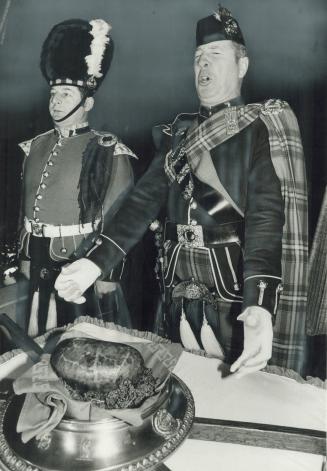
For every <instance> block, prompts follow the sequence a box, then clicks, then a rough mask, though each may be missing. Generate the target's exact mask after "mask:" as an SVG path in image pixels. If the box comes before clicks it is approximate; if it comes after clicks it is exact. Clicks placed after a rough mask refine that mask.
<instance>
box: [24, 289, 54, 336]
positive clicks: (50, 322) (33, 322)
mask: <svg viewBox="0 0 327 471" xmlns="http://www.w3.org/2000/svg"><path fill="white" fill-rule="evenodd" d="M38 319H39V291H35V292H34V294H33V299H32V305H31V312H30V320H29V323H28V331H27V333H28V335H29V337H32V338H34V337H37V336H38V335H39V325H38ZM54 327H57V308H56V300H55V296H54V293H51V296H50V301H49V308H48V315H47V323H46V328H45V329H46V330H47V331H48V330H50V329H53V328H54Z"/></svg>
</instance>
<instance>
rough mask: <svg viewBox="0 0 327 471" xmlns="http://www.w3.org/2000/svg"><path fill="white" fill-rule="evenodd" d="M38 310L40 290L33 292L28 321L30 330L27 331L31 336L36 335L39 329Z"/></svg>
mask: <svg viewBox="0 0 327 471" xmlns="http://www.w3.org/2000/svg"><path fill="white" fill-rule="evenodd" d="M38 311H39V292H38V291H35V292H34V294H33V299H32V305H31V312H30V320H29V323H28V330H27V333H28V335H29V336H30V337H36V336H37V334H38V331H39V326H38Z"/></svg>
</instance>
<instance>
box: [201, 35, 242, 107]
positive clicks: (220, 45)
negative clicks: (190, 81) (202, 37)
mask: <svg viewBox="0 0 327 471" xmlns="http://www.w3.org/2000/svg"><path fill="white" fill-rule="evenodd" d="M246 68H247V67H246ZM243 69H244V64H243V65H242V59H241V60H237V58H236V54H235V48H234V45H233V43H232V41H229V40H223V41H214V42H211V43H208V44H203V45H201V46H199V47H198V48H197V49H196V51H195V56H194V74H195V86H196V90H197V93H198V97H199V99H200V102H201V104H202V105H204V106H215V105H218V104H220V103H224V102H225V101H228V100H230V99H232V98H235V97H237V96H239V95H240V91H241V82H242V78H243V76H244V75H245V72H246V70H245V72H244V70H243Z"/></svg>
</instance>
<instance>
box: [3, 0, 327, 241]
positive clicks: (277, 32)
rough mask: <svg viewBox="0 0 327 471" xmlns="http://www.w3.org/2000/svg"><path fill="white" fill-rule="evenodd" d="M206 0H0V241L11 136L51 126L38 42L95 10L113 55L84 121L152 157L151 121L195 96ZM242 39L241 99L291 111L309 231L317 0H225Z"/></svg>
mask: <svg viewBox="0 0 327 471" xmlns="http://www.w3.org/2000/svg"><path fill="white" fill-rule="evenodd" d="M216 6H217V3H216V1H215V0H55V1H54V0H0V15H1V16H0V242H4V241H6V240H9V241H10V240H13V238H14V236H15V230H16V220H17V212H18V206H19V204H18V203H19V174H20V169H21V163H22V154H21V152H20V151H19V150H18V148H17V143H18V142H20V141H22V140H24V139H28V138H31V137H33V136H35V135H36V134H38V133H40V132H43V131H45V130H47V129H49V128H50V127H51V122H50V120H49V116H48V111H47V100H48V86H47V84H46V83H45V81H44V79H43V77H42V76H41V72H40V70H39V55H40V49H41V45H42V42H43V41H44V39H45V37H46V35H47V34H48V32H49V30H50V29H51V27H52V26H53V25H54V24H55V23H58V22H60V21H62V20H65V19H68V18H74V17H75V18H78V17H79V18H84V19H92V18H104V19H105V20H107V21H109V22H110V23H111V24H112V26H113V30H112V36H113V38H114V40H115V56H114V59H113V63H112V67H111V70H110V72H109V74H108V76H107V78H106V80H105V82H104V83H103V85H102V87H101V89H100V90H99V92H98V93H97V96H96V108H95V110H94V111H93V113H92V119H91V121H92V122H91V124H92V126H93V127H95V128H97V129H99V130H110V131H112V132H114V133H116V134H118V135H119V136H120V137H121V138H122V139H123V140H124V142H126V143H127V144H128V145H130V146H131V148H132V149H134V151H136V152H137V154H138V155H139V157H140V160H139V162H138V164H137V168H136V171H137V173H138V174H140V173H142V171H144V169H145V168H146V166H147V164H148V163H149V161H150V160H151V157H152V144H151V127H152V126H153V125H154V124H158V123H160V122H166V121H170V120H171V119H173V117H174V116H175V115H176V114H177V113H179V112H181V111H183V112H185V111H195V110H196V109H197V106H198V103H197V99H196V93H195V88H194V84H193V70H192V63H193V52H194V32H195V25H196V21H197V19H199V18H201V17H204V16H206V15H208V14H210V13H211V12H212V11H213V10H214V9H215V7H216ZM225 6H226V7H228V8H229V9H231V11H232V12H233V13H234V15H235V17H236V18H237V19H238V20H239V22H240V24H241V27H242V30H243V33H244V36H245V38H246V41H247V45H248V50H249V55H250V61H251V63H250V70H249V73H248V76H247V77H246V80H245V84H244V95H245V97H246V99H247V100H249V101H258V100H262V99H265V98H271V97H279V98H282V99H284V100H287V101H288V102H289V103H290V105H291V106H292V108H293V109H294V111H295V113H296V115H297V117H298V119H299V124H300V128H301V132H302V137H303V144H304V149H305V155H306V161H307V170H308V180H309V186H310V234H311V236H312V233H313V230H314V227H315V223H316V220H317V216H318V212H319V208H320V204H321V199H322V193H323V188H324V185H325V184H326V165H327V164H326V160H327V157H326V131H325V130H326V124H327V123H326V121H327V120H326V109H327V108H326V99H327V93H326V85H325V84H326V76H327V74H326V72H327V70H326V69H327V68H326V30H327V29H326V11H327V4H326V0H310V1H308V0H273V1H271V0H246V1H244V0H225Z"/></svg>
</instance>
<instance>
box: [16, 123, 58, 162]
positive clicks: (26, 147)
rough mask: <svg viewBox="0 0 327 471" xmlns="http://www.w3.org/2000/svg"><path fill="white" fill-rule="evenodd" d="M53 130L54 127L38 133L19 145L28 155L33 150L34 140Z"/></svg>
mask: <svg viewBox="0 0 327 471" xmlns="http://www.w3.org/2000/svg"><path fill="white" fill-rule="evenodd" d="M52 132H53V129H50V130H49V131H46V132H43V133H41V134H38V135H37V136H35V137H33V138H32V139H29V140H28V141H23V142H20V143H19V144H18V145H19V147H20V148H21V149H22V150H23V152H24V154H25V155H26V157H28V156H29V153H30V151H31V146H32V143H33V142H34V141H36V140H37V139H38V138H39V137H41V136H45V135H46V134H50V133H52Z"/></svg>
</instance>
